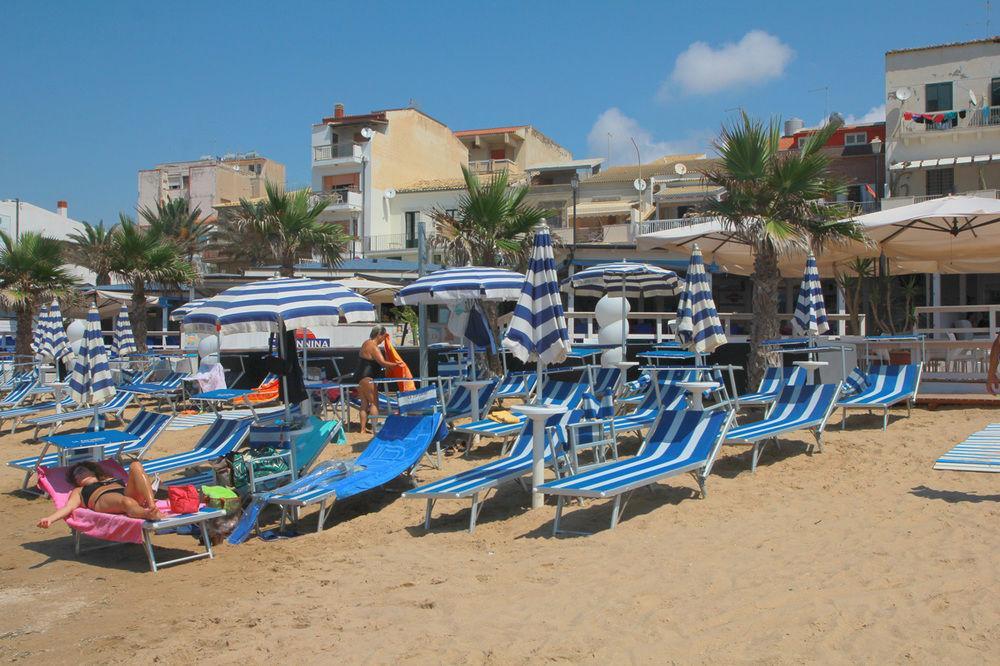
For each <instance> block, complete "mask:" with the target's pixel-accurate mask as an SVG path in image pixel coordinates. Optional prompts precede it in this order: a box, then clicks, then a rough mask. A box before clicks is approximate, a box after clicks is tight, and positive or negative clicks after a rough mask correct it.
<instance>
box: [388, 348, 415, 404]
mask: <svg viewBox="0 0 1000 666" xmlns="http://www.w3.org/2000/svg"><path fill="white" fill-rule="evenodd" d="M382 354H383V356H385V360H387V361H389V362H390V363H402V364H403V365H399V366H396V367H392V368H386V369H385V376H386V377H388V378H389V379H393V378H399V379H402V380H403V381H400V382H396V383H397V384H398V385H399V390H400V391H415V390H416V388H417V385H416V384H414V383H413V381H412V380H413V373H412V372H410V366H408V365H406V361H404V360H403V357H402V356H400V355H399V352H398V351H396V348H395V347H393V346H392V340H390V339H389V338H386V339H385V343H384V344H383V345H382Z"/></svg>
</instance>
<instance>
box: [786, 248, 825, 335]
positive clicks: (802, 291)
mask: <svg viewBox="0 0 1000 666" xmlns="http://www.w3.org/2000/svg"><path fill="white" fill-rule="evenodd" d="M792 330H793V331H794V332H795V335H823V334H824V333H826V332H827V331H829V330H830V322H829V321H827V318H826V304H825V303H824V302H823V287H822V286H821V285H820V283H819V270H818V269H817V268H816V257H815V256H813V254H812V253H811V252H810V253H809V258H808V259H806V271H805V273H803V274H802V284H801V286H800V287H799V298H798V300H797V301H795V316H794V317H793V318H792Z"/></svg>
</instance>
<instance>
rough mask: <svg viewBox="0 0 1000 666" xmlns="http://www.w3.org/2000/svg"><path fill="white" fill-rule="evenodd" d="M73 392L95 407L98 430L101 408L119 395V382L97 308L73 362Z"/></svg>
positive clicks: (71, 378) (91, 314)
mask: <svg viewBox="0 0 1000 666" xmlns="http://www.w3.org/2000/svg"><path fill="white" fill-rule="evenodd" d="M69 392H70V395H71V396H72V397H73V399H74V400H75V401H76V402H77V403H79V404H81V405H83V404H87V405H92V406H93V407H94V422H93V429H94V430H97V428H98V422H99V418H98V407H99V406H100V404H101V403H102V402H104V401H106V400H108V399H110V398H111V397H112V396H114V394H115V383H114V380H112V378H111V368H110V367H109V366H108V354H107V352H106V351H105V350H104V340H103V338H102V337H101V316H100V315H99V314H98V312H97V307H96V306H91V308H90V311H89V312H88V313H87V323H86V327H85V328H84V333H83V340H82V341H81V344H80V353H79V354H77V355H76V359H75V361H74V363H73V373H72V374H71V375H70V378H69Z"/></svg>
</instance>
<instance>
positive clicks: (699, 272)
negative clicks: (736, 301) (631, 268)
mask: <svg viewBox="0 0 1000 666" xmlns="http://www.w3.org/2000/svg"><path fill="white" fill-rule="evenodd" d="M677 339H678V341H680V343H681V345H682V346H683V347H684V348H685V349H687V350H688V351H692V352H695V353H697V354H710V353H712V352H713V351H715V349H716V348H717V347H720V346H722V345H724V344H726V342H727V340H726V333H725V329H723V328H722V322H721V321H719V313H718V312H717V311H716V309H715V301H714V300H712V285H711V283H710V282H709V281H708V274H707V273H706V272H705V262H704V261H703V260H702V258H701V250H700V249H698V246H697V245H695V246H694V248H693V251H692V252H691V261H690V263H689V264H688V270H687V277H686V278H685V280H684V290H683V291H682V292H681V297H680V301H679V302H678V303H677Z"/></svg>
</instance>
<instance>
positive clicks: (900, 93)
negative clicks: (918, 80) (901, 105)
mask: <svg viewBox="0 0 1000 666" xmlns="http://www.w3.org/2000/svg"><path fill="white" fill-rule="evenodd" d="M892 95H893V97H895V98H896V99H898V100H899V101H900V102H905V101H906V100H908V99H910V98H911V97H913V91H912V90H910V89H909V88H899V89H898V90H896V92H894V93H892Z"/></svg>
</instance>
